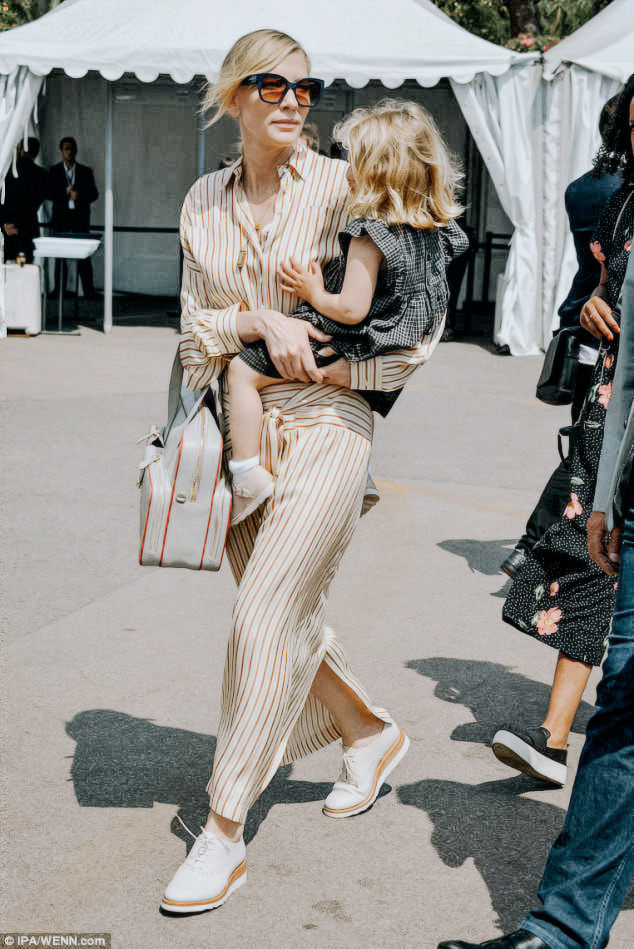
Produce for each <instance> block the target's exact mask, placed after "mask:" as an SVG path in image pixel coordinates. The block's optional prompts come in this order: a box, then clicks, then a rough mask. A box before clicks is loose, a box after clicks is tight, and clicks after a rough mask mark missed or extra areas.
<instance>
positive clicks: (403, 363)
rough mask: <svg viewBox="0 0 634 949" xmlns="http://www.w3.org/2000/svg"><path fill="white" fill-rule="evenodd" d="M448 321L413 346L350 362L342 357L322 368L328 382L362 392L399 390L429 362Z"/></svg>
mask: <svg viewBox="0 0 634 949" xmlns="http://www.w3.org/2000/svg"><path fill="white" fill-rule="evenodd" d="M444 328H445V322H444V320H443V321H442V323H441V325H440V327H439V328H438V329H437V330H436V332H435V333H434V335H433V336H432V337H431V338H429V339H424V340H421V342H420V343H417V344H416V346H412V348H411V349H395V350H394V352H392V353H384V354H383V355H382V356H375V357H374V358H373V359H364V360H363V362H346V360H345V359H338V360H337V361H336V362H333V363H330V365H329V366H325V367H324V369H323V370H322V372H323V375H324V379H323V381H324V382H325V383H329V384H330V385H335V386H346V388H348V389H356V390H357V391H359V392H363V391H364V390H365V391H370V392H396V391H397V390H398V389H402V388H403V386H404V385H405V383H406V382H407V381H408V379H409V377H410V376H411V375H412V373H413V372H415V371H416V369H418V367H419V366H422V365H423V364H424V363H426V362H427V360H428V359H429V357H430V356H431V354H432V353H433V351H434V349H435V348H436V346H437V344H438V342H439V340H440V338H441V336H442V333H443V330H444Z"/></svg>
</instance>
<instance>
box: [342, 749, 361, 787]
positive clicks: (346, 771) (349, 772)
mask: <svg viewBox="0 0 634 949" xmlns="http://www.w3.org/2000/svg"><path fill="white" fill-rule="evenodd" d="M354 752H355V749H354V748H348V749H344V752H343V764H342V766H341V774H340V775H339V780H340V781H343V782H344V783H345V784H352V785H353V786H354V787H356V788H358V787H359V786H360V781H361V778H360V776H359V773H358V771H357V770H356V765H355V761H354Z"/></svg>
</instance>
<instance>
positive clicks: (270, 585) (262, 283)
mask: <svg viewBox="0 0 634 949" xmlns="http://www.w3.org/2000/svg"><path fill="white" fill-rule="evenodd" d="M346 170H347V166H346V165H345V164H344V163H343V162H338V161H333V160H332V159H329V158H325V157H322V156H319V155H316V154H315V153H314V152H312V151H307V152H299V153H295V155H294V156H293V157H292V159H291V161H290V162H289V164H288V165H287V166H285V167H284V168H281V169H280V179H281V180H280V192H279V194H278V197H277V199H276V204H275V208H274V212H275V216H274V220H273V223H272V224H271V225H270V227H269V228H267V229H266V230H265V231H264V232H263V233H262V235H261V239H262V244H260V241H259V240H258V235H257V233H256V231H255V228H254V226H253V221H252V218H251V214H250V212H249V209H248V206H247V203H246V198H245V195H244V192H243V190H242V186H241V177H240V172H241V167H240V164H239V163H237V164H236V165H235V166H233V167H232V168H228V169H224V170H222V171H220V172H216V173H214V174H211V175H207V176H205V177H203V178H201V179H199V180H198V181H197V182H196V183H195V184H194V185H193V187H192V188H191V190H190V192H189V194H188V196H187V198H186V200H185V204H184V206H183V211H182V216H181V241H182V245H183V251H184V272H183V285H182V295H181V300H182V334H183V338H182V342H181V347H180V352H181V358H182V361H183V365H184V367H185V368H186V370H187V372H188V382H189V385H190V386H192V387H193V388H202V387H203V386H205V385H206V384H208V383H209V382H210V381H211V380H212V379H213V378H215V377H218V376H220V375H221V373H222V370H223V369H224V367H225V366H226V364H227V363H228V361H229V360H230V359H231V358H232V356H233V355H235V354H236V353H238V352H239V351H240V350H241V349H242V343H241V341H240V338H239V336H238V332H237V324H236V317H237V313H238V312H239V309H240V308H241V307H243V306H244V307H247V308H249V309H261V308H272V309H277V310H279V311H281V312H283V313H290V312H291V311H292V309H293V307H294V305H295V300H294V297H292V296H290V295H288V294H285V293H283V292H282V291H281V290H280V289H279V284H278V279H277V275H276V271H277V267H278V263H279V262H281V261H282V260H285V259H287V258H288V257H289V256H290V255H293V256H294V257H297V258H299V259H300V260H301V261H302V263H304V264H307V263H308V262H309V261H310V260H311V259H316V260H318V261H319V262H320V263H322V264H323V263H324V262H326V261H327V260H329V259H331V258H332V257H333V256H334V255H335V254H336V253H337V249H338V246H337V234H338V232H339V230H341V228H342V227H343V226H344V224H345V222H346V213H345V200H346V195H347V180H346ZM430 345H431V344H430V343H429V342H428V343H427V344H426V345H421V347H419V348H418V349H417V348H415V349H413V350H406V351H403V352H402V353H401V354H389V355H388V354H386V355H384V356H381V357H377V358H376V359H374V360H369V361H368V362H364V363H360V364H359V365H360V366H362V367H363V380H364V381H367V382H369V383H370V385H369V386H368V387H370V388H378V387H380V386H377V385H376V383H377V382H380V383H381V385H386V386H394V388H400V387H401V386H402V385H403V384H404V382H405V381H406V379H407V377H408V376H409V375H410V374H411V372H413V371H414V369H415V368H416V366H417V365H419V364H420V363H421V362H423V361H424V360H425V358H426V357H427V354H428V352H429V346H430ZM394 357H395V358H394ZM370 364H372V365H370ZM355 387H356V383H355ZM261 396H262V402H263V406H264V425H263V430H262V437H261V443H260V457H261V462H262V464H263V465H265V466H266V467H267V468H268V469H269V470H270V471H271V472H273V474H274V475H275V476H276V483H275V490H274V493H273V495H272V496H271V498H269V500H268V501H267V502H266V504H265V505H264V506H263V507H262V508H260V509H259V510H258V511H256V512H255V514H253V515H252V516H251V517H250V518H247V519H246V520H245V521H243V522H241V523H240V524H239V525H238V526H237V527H236V528H234V529H233V530H232V531H231V532H230V534H229V539H228V544H227V555H228V558H229V562H230V565H231V568H232V571H233V574H234V577H235V579H236V582H237V583H238V593H237V599H236V604H235V608H234V613H233V621H232V626H231V631H230V636H229V643H228V649H227V657H226V664H225V671H224V679H223V687H222V709H221V720H220V725H219V730H218V738H217V743H216V753H215V758H214V769H213V774H212V777H211V780H210V782H209V785H208V790H209V792H210V796H211V807H212V810H213V811H214V812H215V813H217V814H220V815H221V816H223V817H225V818H227V819H229V820H233V821H236V822H238V823H244V821H245V819H246V814H247V810H248V808H249V807H250V806H251V805H252V804H253V803H254V801H255V800H256V799H257V797H258V796H259V795H260V794H261V792H262V791H263V789H264V788H265V787H266V786H267V784H268V783H269V782H270V780H271V778H272V777H273V775H274V773H275V770H276V769H277V767H278V766H279V765H280V764H281V763H283V762H284V761H291V760H294V759H295V758H297V757H300V756H302V755H306V754H308V753H310V752H312V751H314V750H316V749H317V748H320V747H323V746H324V745H326V744H329V743H330V742H332V741H334V740H336V739H337V738H338V737H339V732H338V730H337V727H336V724H335V722H334V721H333V719H332V718H331V716H330V714H329V713H328V711H327V709H326V708H325V707H324V706H323V705H321V703H320V702H318V701H317V700H316V699H315V698H314V697H313V696H311V694H310V690H311V686H312V683H313V680H314V678H315V675H316V673H317V671H318V669H319V666H320V663H321V662H322V661H325V662H326V663H327V664H328V665H329V667H330V668H331V669H332V670H333V671H334V672H335V674H336V675H338V676H339V678H340V679H341V680H342V681H343V682H344V683H345V684H346V685H347V686H348V687H349V688H350V689H351V690H352V691H353V692H354V693H355V694H356V695H357V697H358V698H359V700H360V701H361V702H362V703H364V704H365V705H367V706H368V707H369V706H370V700H369V698H368V695H367V693H366V691H365V689H364V688H363V686H362V685H361V683H360V682H359V681H358V680H357V679H356V678H355V676H354V675H353V673H352V671H351V669H350V666H349V664H348V660H347V658H346V655H345V652H344V650H343V648H342V646H341V644H340V643H339V642H338V640H337V638H336V636H335V634H334V632H333V631H332V630H331V629H329V628H328V627H326V626H325V625H324V619H325V613H326V606H327V599H328V590H329V586H330V583H331V581H332V579H333V577H334V575H335V573H336V570H337V567H338V565H339V562H340V560H341V557H342V555H343V553H344V551H345V549H346V547H347V546H348V543H349V542H350V539H351V537H352V534H353V532H354V528H355V525H356V523H357V521H358V518H359V514H360V511H361V503H362V498H363V494H364V490H365V485H366V474H367V465H368V460H369V455H370V448H371V442H372V426H373V417H372V412H371V411H370V408H369V406H368V404H367V402H366V401H365V399H363V398H361V396H359V395H358V394H356V393H355V392H353V391H351V390H349V389H345V388H341V387H339V386H333V385H325V384H319V385H318V384H311V385H305V384H302V383H297V382H281V383H280V384H279V385H276V386H272V387H270V388H267V389H265V390H263V392H262V393H261ZM224 399H225V416H228V415H230V412H231V406H230V404H228V399H227V394H226V393H224ZM226 449H227V451H228V452H230V450H231V445H230V439H229V432H228V431H227V432H226ZM376 714H379V715H382V714H383V713H381V712H377V713H376Z"/></svg>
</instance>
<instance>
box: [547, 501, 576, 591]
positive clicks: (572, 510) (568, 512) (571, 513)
mask: <svg viewBox="0 0 634 949" xmlns="http://www.w3.org/2000/svg"><path fill="white" fill-rule="evenodd" d="M577 514H583V508H582V507H581V504H580V503H579V496H578V495H577V494H574V493H573V494H571V495H570V501H569V502H568V504H567V505H566V509H565V511H564V517H567V518H568V520H569V521H571V520H572V519H573V518H575V517H576V516H577ZM551 596H552V594H551Z"/></svg>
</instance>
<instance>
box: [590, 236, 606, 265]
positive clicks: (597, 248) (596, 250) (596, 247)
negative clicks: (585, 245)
mask: <svg viewBox="0 0 634 949" xmlns="http://www.w3.org/2000/svg"><path fill="white" fill-rule="evenodd" d="M590 250H591V251H592V253H593V254H594V256H595V257H596V259H597V260H598V261H599V263H600V264H604V263H605V254H604V253H603V251H602V250H601V244H600V243H599V242H598V241H592V242H591V244H590Z"/></svg>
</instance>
